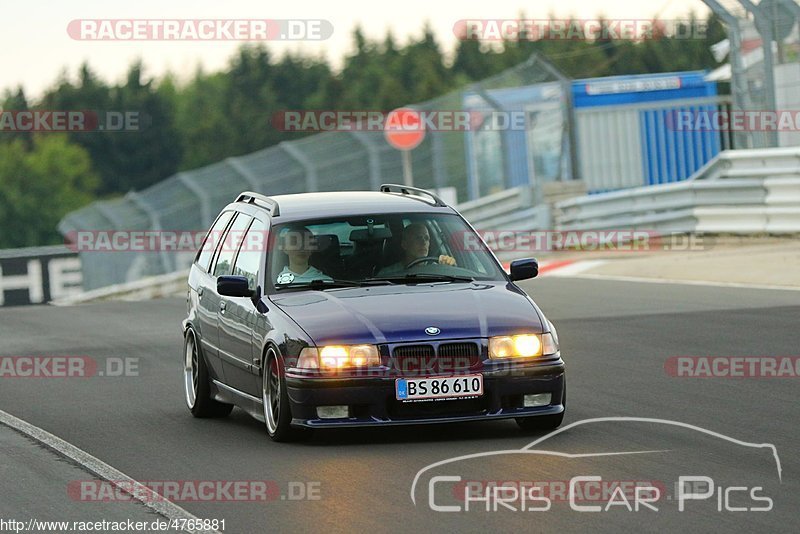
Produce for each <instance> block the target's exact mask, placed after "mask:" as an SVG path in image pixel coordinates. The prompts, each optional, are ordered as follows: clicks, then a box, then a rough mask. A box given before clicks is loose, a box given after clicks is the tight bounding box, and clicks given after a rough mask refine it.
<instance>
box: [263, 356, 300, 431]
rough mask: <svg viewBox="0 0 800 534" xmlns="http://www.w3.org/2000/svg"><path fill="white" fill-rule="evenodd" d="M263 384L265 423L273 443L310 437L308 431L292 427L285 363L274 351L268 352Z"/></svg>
mask: <svg viewBox="0 0 800 534" xmlns="http://www.w3.org/2000/svg"><path fill="white" fill-rule="evenodd" d="M261 383H262V388H261V389H262V401H263V403H264V421H265V422H266V425H267V434H269V437H270V438H271V439H272V441H297V440H300V439H304V438H307V437H309V435H310V431H309V430H308V429H304V428H293V427H292V425H291V423H292V412H291V408H290V407H289V394H288V393H287V391H286V380H285V378H284V369H283V363H282V361H281V359H280V358H279V357H278V355H277V354H276V353H275V351H274V350H273V349H269V351H267V357H266V358H265V362H264V372H263V374H262V380H261Z"/></svg>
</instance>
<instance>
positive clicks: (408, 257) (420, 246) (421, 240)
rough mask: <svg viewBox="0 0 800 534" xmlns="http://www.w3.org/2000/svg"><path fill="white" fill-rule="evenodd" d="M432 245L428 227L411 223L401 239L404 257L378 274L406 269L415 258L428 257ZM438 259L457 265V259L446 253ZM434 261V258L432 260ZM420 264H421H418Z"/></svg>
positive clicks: (443, 262)
mask: <svg viewBox="0 0 800 534" xmlns="http://www.w3.org/2000/svg"><path fill="white" fill-rule="evenodd" d="M430 246H431V236H430V233H429V232H428V227H427V226H425V225H424V224H423V223H411V224H409V225H408V226H406V227H405V228H404V229H403V237H402V238H401V240H400V248H401V249H402V252H403V257H402V259H401V260H400V261H399V262H397V263H393V264H392V265H388V266H386V267H384V268H383V269H381V270H380V271H379V272H378V276H386V275H391V274H394V273H402V272H404V271H406V267H407V266H408V264H410V263H411V262H413V261H414V260H418V259H420V258H426V257H428V254H429V251H430ZM436 260H437V261H438V262H439V264H441V265H452V266H455V265H456V259H455V258H454V257H452V256H447V255H445V254H442V255H440V256H439V257H438V258H436ZM431 262H433V260H431ZM418 265H419V264H418Z"/></svg>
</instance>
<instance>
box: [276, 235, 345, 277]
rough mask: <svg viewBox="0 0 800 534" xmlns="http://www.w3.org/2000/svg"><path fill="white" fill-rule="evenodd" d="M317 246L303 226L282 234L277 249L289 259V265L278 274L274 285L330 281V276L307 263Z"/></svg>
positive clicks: (313, 238) (312, 236)
mask: <svg viewBox="0 0 800 534" xmlns="http://www.w3.org/2000/svg"><path fill="white" fill-rule="evenodd" d="M318 246H319V245H318V244H317V238H316V236H314V234H313V233H312V232H311V230H309V229H308V228H306V227H305V226H301V227H297V228H290V229H289V230H286V231H284V232H282V233H281V235H280V237H279V240H278V249H279V250H281V251H283V252H285V253H286V255H287V256H288V257H289V265H287V266H286V267H284V268H283V270H282V271H281V272H280V274H278V277H277V279H276V280H275V283H276V284H298V283H300V284H302V283H308V282H313V281H314V280H325V281H332V280H333V279H332V278H331V277H330V276H328V275H327V274H325V273H323V272H322V271H320V270H319V269H317V268H316V267H314V266H312V265H309V263H308V260H309V259H310V258H311V255H312V254H314V252H315V251H316V250H317V249H318Z"/></svg>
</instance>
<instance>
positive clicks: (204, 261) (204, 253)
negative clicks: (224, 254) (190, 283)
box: [197, 211, 233, 271]
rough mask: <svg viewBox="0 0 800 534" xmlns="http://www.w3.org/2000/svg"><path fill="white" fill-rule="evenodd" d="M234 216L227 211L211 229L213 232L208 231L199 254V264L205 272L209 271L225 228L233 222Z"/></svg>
mask: <svg viewBox="0 0 800 534" xmlns="http://www.w3.org/2000/svg"><path fill="white" fill-rule="evenodd" d="M232 215H233V212H232V211H226V212H224V213H223V214H222V215H220V216H219V217H218V218H217V220H216V222H215V223H214V225H213V226H212V227H211V230H209V231H208V234H207V235H206V238H205V241H203V245H202V246H201V247H200V252H199V253H198V254H197V264H198V265H199V266H200V267H202V268H203V269H204V270H205V271H208V270H209V263H211V257H212V256H213V255H214V250H216V248H217V243H219V241H220V239H221V238H222V232H223V231H224V230H225V227H226V226H227V225H228V222H229V221H230V220H231V216H232Z"/></svg>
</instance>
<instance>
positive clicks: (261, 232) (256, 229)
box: [233, 219, 268, 290]
mask: <svg viewBox="0 0 800 534" xmlns="http://www.w3.org/2000/svg"><path fill="white" fill-rule="evenodd" d="M267 242H268V241H267V225H266V224H265V223H264V222H263V221H260V220H258V219H255V220H253V224H252V225H250V229H249V230H248V231H247V236H246V237H245V238H244V240H243V241H242V247H241V249H239V255H238V256H237V257H236V264H235V265H234V266H233V274H234V275H235V276H244V277H245V278H247V285H248V286H249V287H250V289H253V290H255V288H256V285H258V273H259V271H262V272H263V270H264V267H263V265H264V264H262V261H261V258H262V252H263V251H264V250H265V248H266V244H267Z"/></svg>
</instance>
